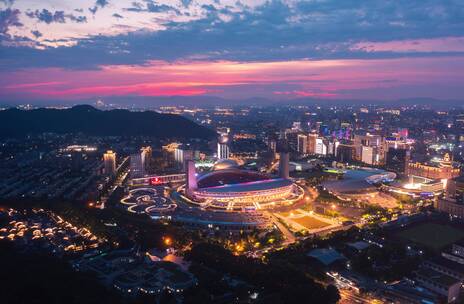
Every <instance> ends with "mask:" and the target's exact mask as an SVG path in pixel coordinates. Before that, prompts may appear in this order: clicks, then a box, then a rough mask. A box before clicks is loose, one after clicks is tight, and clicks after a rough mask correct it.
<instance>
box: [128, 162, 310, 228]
mask: <svg viewBox="0 0 464 304" xmlns="http://www.w3.org/2000/svg"><path fill="white" fill-rule="evenodd" d="M282 162H283V163H282ZM285 162H288V157H285V155H284V156H283V157H281V164H280V166H279V168H280V169H279V176H270V175H268V174H263V173H259V172H255V171H248V170H243V169H240V168H239V167H238V164H237V163H236V162H235V161H233V160H230V159H226V160H220V161H218V162H216V163H215V164H214V166H213V168H212V171H209V172H207V173H204V174H197V173H196V169H195V167H196V166H195V163H194V162H193V161H189V162H187V172H186V174H182V175H176V176H174V175H170V176H156V177H145V178H142V179H140V178H139V179H133V180H132V181H131V183H130V184H129V185H130V187H131V188H133V190H130V191H129V193H128V194H127V196H126V197H125V198H123V199H122V200H121V204H122V206H123V207H124V208H126V209H127V210H128V211H129V212H133V213H145V214H148V215H149V216H150V217H151V218H152V219H154V220H160V219H163V220H167V221H171V222H176V223H180V224H182V225H185V226H188V227H192V228H199V229H209V230H215V231H221V230H224V231H228V232H235V231H237V232H240V231H253V230H267V229H272V227H273V226H272V219H271V217H270V216H269V215H267V213H266V212H263V211H261V209H267V208H274V207H279V206H283V205H290V204H293V203H294V202H296V201H298V200H300V199H302V198H303V195H304V191H303V189H302V188H301V187H299V186H297V185H296V184H294V183H293V181H292V180H291V179H289V178H288V163H287V164H286V163H285ZM179 183H182V184H184V185H182V186H179V187H178V188H177V189H174V188H173V187H172V186H171V187H164V186H162V184H165V185H166V184H179ZM163 189H164V190H163ZM162 192H164V194H162Z"/></svg>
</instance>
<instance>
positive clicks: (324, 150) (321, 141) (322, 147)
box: [315, 137, 327, 156]
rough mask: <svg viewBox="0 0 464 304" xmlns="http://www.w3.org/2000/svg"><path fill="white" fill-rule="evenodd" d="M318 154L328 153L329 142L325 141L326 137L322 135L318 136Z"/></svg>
mask: <svg viewBox="0 0 464 304" xmlns="http://www.w3.org/2000/svg"><path fill="white" fill-rule="evenodd" d="M315 152H316V154H318V155H324V156H325V155H327V144H326V142H324V139H323V138H321V137H318V138H316V151H315Z"/></svg>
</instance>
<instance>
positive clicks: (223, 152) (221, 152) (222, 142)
mask: <svg viewBox="0 0 464 304" xmlns="http://www.w3.org/2000/svg"><path fill="white" fill-rule="evenodd" d="M228 141H229V138H228V137H227V136H221V137H220V138H219V140H218V144H217V157H218V158H219V159H227V158H229V153H230V152H229V146H228V145H227V142H228Z"/></svg>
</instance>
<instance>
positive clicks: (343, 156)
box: [336, 143, 356, 163]
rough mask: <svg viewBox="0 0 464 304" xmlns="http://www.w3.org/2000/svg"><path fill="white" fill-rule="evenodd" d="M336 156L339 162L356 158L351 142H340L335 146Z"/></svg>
mask: <svg viewBox="0 0 464 304" xmlns="http://www.w3.org/2000/svg"><path fill="white" fill-rule="evenodd" d="M336 157H337V160H338V161H339V162H343V163H345V162H351V161H353V160H355V159H356V149H355V147H354V145H352V144H345V143H340V144H338V146H337V148H336Z"/></svg>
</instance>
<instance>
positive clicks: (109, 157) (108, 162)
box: [103, 150, 116, 175]
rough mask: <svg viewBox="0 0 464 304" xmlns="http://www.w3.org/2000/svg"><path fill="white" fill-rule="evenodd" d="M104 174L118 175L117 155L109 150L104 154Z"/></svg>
mask: <svg viewBox="0 0 464 304" xmlns="http://www.w3.org/2000/svg"><path fill="white" fill-rule="evenodd" d="M103 166H104V171H105V172H104V173H105V174H106V175H114V174H115V173H116V153H115V152H113V151H111V150H108V151H106V153H104V154H103Z"/></svg>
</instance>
